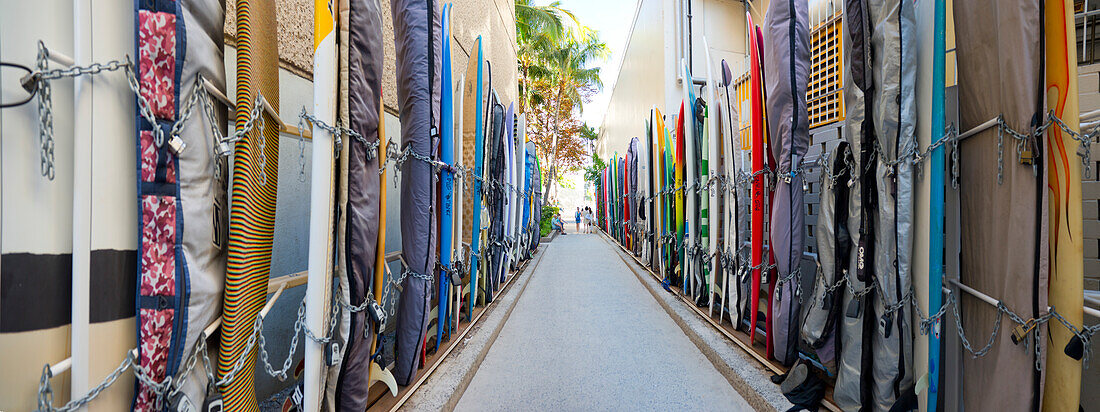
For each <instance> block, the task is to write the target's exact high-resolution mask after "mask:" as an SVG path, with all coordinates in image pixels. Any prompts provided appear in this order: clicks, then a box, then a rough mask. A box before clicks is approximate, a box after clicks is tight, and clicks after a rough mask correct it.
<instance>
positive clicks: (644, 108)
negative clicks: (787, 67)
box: [596, 0, 768, 159]
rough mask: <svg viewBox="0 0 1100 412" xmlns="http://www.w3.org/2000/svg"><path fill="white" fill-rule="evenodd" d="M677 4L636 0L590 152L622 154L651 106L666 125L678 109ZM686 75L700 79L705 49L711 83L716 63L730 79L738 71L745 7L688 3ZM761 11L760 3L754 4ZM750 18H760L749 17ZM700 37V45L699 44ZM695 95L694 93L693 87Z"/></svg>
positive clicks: (731, 0) (720, 1) (729, 1)
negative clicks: (689, 72) (689, 49)
mask: <svg viewBox="0 0 1100 412" xmlns="http://www.w3.org/2000/svg"><path fill="white" fill-rule="evenodd" d="M678 3H679V2H678V1H667V0H665V1H662V0H639V2H638V6H637V9H636V12H635V16H634V23H633V26H632V28H631V32H630V35H629V36H627V44H626V47H625V49H624V52H623V62H622V66H621V67H619V68H618V70H619V72H618V74H617V77H616V81H615V87H614V89H613V90H612V91H611V99H610V101H609V103H608V107H607V112H606V113H605V114H604V118H603V121H602V124H601V125H600V137H599V139H598V140H597V143H596V152H597V153H598V154H599V155H600V157H603V158H605V159H606V158H608V157H609V156H610V155H613V154H614V153H619V154H620V155H621V154H622V153H625V152H626V148H627V145H628V144H629V143H630V139H631V138H633V137H635V136H637V137H639V138H640V139H643V138H644V137H645V120H646V118H647V116H649V110H650V109H651V108H654V107H656V108H658V109H660V110H661V112H662V114H664V115H665V122H666V127H672V126H673V125H672V124H671V122H672V121H673V119H674V118H675V116H676V114H677V113H678V111H679V109H680V103H681V102H682V101H683V88H682V85H681V82H680V81H679V77H680V76H679V73H680V71H681V70H682V69H681V65H680V57H679V56H680V46H679V41H680V36H679V26H680V24H681V22H680V9H679V5H678ZM691 3H692V4H691V7H692V9H691V15H692V19H691V29H692V30H691V44H692V53H691V56H690V58H691V61H692V65H691V67H692V70H693V72H692V77H695V78H702V77H705V76H706V66H705V65H706V64H708V62H707V59H706V53H705V50H706V48H707V47H709V49H710V62H709V64H710V65H711V68H712V70H713V74H714V76H715V81H716V82H717V81H718V80H720V79H721V73H722V72H721V63H722V60H723V59H724V60H726V61H728V63H729V65H730V68H731V70H732V71H733V73H734V75H735V76H736V75H737V74H739V73H741V72H743V71H744V67H745V64H744V61H745V50H746V49H747V48H748V47H747V44H746V42H747V37H745V6H744V5H743V4H742V2H741V1H737V0H693V1H692V2H691ZM756 3H758V4H756V7H757V8H758V9H760V11H761V12H762V11H763V8H764V7H767V4H768V3H767V2H766V1H757V2H756ZM753 14H754V15H753V18H754V19H760V20H762V19H763V18H762V17H757V15H756V13H755V12H754V13H753ZM704 39H705V42H704ZM696 90H697V91H698V89H696Z"/></svg>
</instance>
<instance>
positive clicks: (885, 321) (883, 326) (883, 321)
mask: <svg viewBox="0 0 1100 412" xmlns="http://www.w3.org/2000/svg"><path fill="white" fill-rule="evenodd" d="M893 321H894V316H893V315H892V314H889V313H887V314H885V315H882V317H879V319H878V329H879V331H880V332H881V333H882V337H884V338H886V339H890V335H891V333H892V332H893V331H894V328H892V327H890V324H891V323H893Z"/></svg>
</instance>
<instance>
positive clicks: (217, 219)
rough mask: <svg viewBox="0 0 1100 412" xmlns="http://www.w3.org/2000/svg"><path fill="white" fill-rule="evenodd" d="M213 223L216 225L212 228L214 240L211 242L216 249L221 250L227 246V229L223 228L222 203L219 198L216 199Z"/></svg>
mask: <svg viewBox="0 0 1100 412" xmlns="http://www.w3.org/2000/svg"><path fill="white" fill-rule="evenodd" d="M212 222H213V223H214V224H213V226H211V228H212V229H213V232H214V233H213V235H214V237H213V239H211V242H212V243H213V244H214V247H215V248H217V249H218V250H221V249H222V247H223V246H225V228H223V227H222V202H221V201H220V200H218V198H217V196H215V197H214V216H213V220H212Z"/></svg>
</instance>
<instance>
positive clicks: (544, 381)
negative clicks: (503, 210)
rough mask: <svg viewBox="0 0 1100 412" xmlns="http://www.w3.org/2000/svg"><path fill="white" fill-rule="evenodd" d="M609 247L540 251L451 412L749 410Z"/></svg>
mask: <svg viewBox="0 0 1100 412" xmlns="http://www.w3.org/2000/svg"><path fill="white" fill-rule="evenodd" d="M569 229H572V228H571V227H570V228H569ZM613 247H614V246H612V245H610V244H609V243H608V242H606V241H605V240H604V239H602V238H601V237H600V235H597V234H577V233H573V232H572V231H570V234H569V235H567V236H558V237H557V239H555V240H554V241H553V242H552V243H551V244H550V245H549V247H547V249H546V250H545V251H544V252H543V253H546V254H547V255H546V256H544V257H543V261H542V262H541V263H540V264H539V266H538V267H536V268H535V271H534V272H533V273H531V274H530V275H531V279H530V284H529V285H528V286H529V287H527V288H526V290H525V291H524V292H523V295H522V296H520V298H519V301H518V302H517V303H516V307H515V309H514V310H513V312H512V314H511V316H510V317H509V318H508V320H507V323H505V325H504V327H503V329H502V330H501V332H500V336H499V337H498V338H497V339H496V341H495V342H494V343H493V344H492V347H491V348H490V350H489V351H488V355H487V356H486V357H485V360H484V362H483V363H481V365H480V367H479V368H478V370H477V372H476V374H475V375H474V377H473V380H472V381H471V382H470V384H469V386H468V387H467V388H466V390H465V392H464V393H463V395H462V398H461V399H460V400H459V402H458V404H457V407H456V410H459V411H487V410H488V411H495V410H550V409H553V410H630V411H636V410H662V411H667V410H688V409H702V410H732V411H742V410H745V411H747V410H752V408H750V406H749V404H748V403H747V402H746V401H745V399H744V398H742V397H741V396H740V395H739V394H738V393H737V391H735V390H734V389H733V387H731V386H730V383H729V381H727V380H726V379H725V378H724V377H723V376H722V375H721V374H719V372H718V371H717V370H716V369H715V368H714V366H713V364H711V363H710V361H708V360H707V358H706V357H704V356H703V355H702V354H701V353H700V351H699V349H698V348H697V347H696V346H695V344H693V343H692V342H691V340H689V339H688V338H687V337H686V336H685V335H684V331H683V330H681V329H680V327H679V326H677V324H676V323H675V322H673V320H672V319H671V318H670V317H669V315H668V313H667V312H665V310H663V309H662V308H661V306H659V305H658V303H657V302H656V301H655V300H654V298H653V296H652V295H651V294H650V293H649V292H648V291H647V290H646V289H645V288H644V286H642V284H641V283H640V282H639V281H638V279H637V277H635V275H634V274H633V273H632V272H631V271H630V269H629V268H627V267H626V266H625V264H624V262H623V261H622V260H621V259H620V258H619V257H618V256H617V255H616V250H615V249H612V248H613Z"/></svg>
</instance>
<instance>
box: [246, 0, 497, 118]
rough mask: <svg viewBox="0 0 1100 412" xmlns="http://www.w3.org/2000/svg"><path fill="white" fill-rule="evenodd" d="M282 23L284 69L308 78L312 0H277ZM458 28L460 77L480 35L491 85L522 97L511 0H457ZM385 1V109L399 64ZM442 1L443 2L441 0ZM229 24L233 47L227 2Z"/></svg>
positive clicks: (455, 50) (393, 107) (393, 100)
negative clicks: (519, 92) (519, 93)
mask: <svg viewBox="0 0 1100 412" xmlns="http://www.w3.org/2000/svg"><path fill="white" fill-rule="evenodd" d="M275 2H276V3H277V7H278V15H277V16H276V20H278V22H279V60H280V63H281V66H282V67H283V69H285V70H287V71H289V72H291V73H294V74H296V75H298V76H301V77H304V78H306V79H312V75H313V73H312V71H313V0H275ZM453 3H454V5H455V6H454V8H453V9H452V10H453V11H454V16H453V17H452V22H453V23H454V32H453V33H452V36H451V41H452V44H451V46H452V53H451V58H452V65H453V68H454V71H455V73H456V75H455V78H456V79H457V78H458V76H459V75H460V74H461V73H464V72H465V69H466V61H467V59H468V58H469V52H470V50H469V49H470V47H471V45H472V44H473V42H474V39H475V38H477V36H479V35H480V36H482V43H483V44H482V50H483V51H484V52H485V55H486V58H487V59H488V60H489V61H490V63H492V67H493V84H494V87H495V88H496V89H497V92H498V93H500V97H501V99H503V100H504V101H505V102H512V101H515V100H516V97H517V95H518V89H517V83H516V76H517V69H516V41H515V39H516V24H515V21H516V15H515V8H514V7H513V3H512V2H511V1H509V0H455V1H453ZM381 4H382V25H383V27H382V30H383V34H382V41H383V46H384V47H385V49H386V50H385V65H384V73H383V76H382V95H383V99H384V101H385V105H386V109H387V110H389V111H390V112H391V113H396V112H397V80H396V72H397V62H396V49H395V45H394V38H393V13H392V12H391V11H390V2H389V1H388V0H381ZM439 4H442V2H439ZM226 8H227V10H228V12H227V14H226V17H227V18H226V22H225V33H226V37H225V38H226V44H228V45H232V44H233V39H234V34H235V33H236V26H235V24H236V20H235V18H234V14H233V11H234V2H232V1H230V2H229V3H228V4H227V7H226Z"/></svg>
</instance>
